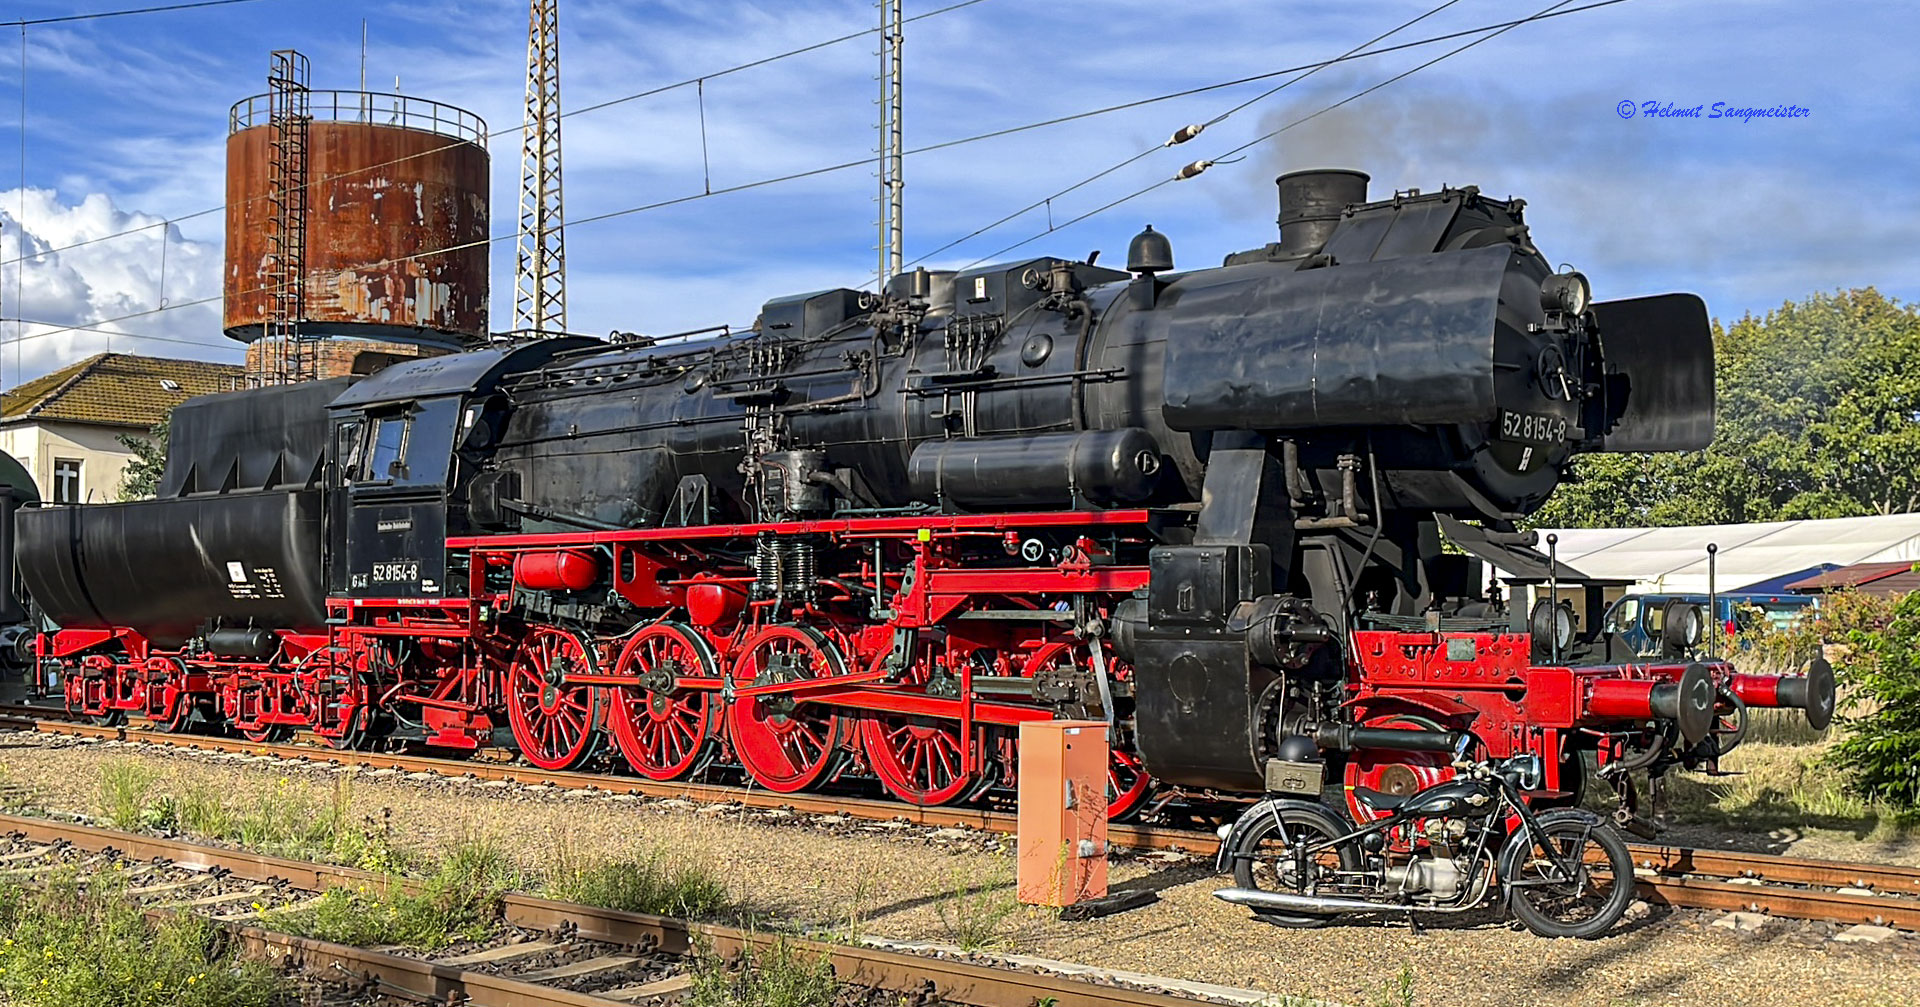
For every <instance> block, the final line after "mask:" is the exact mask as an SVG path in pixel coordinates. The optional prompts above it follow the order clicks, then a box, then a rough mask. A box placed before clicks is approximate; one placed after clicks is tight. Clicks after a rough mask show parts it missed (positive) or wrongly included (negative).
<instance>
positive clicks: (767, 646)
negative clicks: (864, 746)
mask: <svg viewBox="0 0 1920 1007" xmlns="http://www.w3.org/2000/svg"><path fill="white" fill-rule="evenodd" d="M846 673H847V662H846V658H845V657H844V656H842V655H841V653H840V650H839V648H837V647H835V646H834V645H833V643H832V641H830V640H828V639H827V638H826V637H825V636H824V635H822V634H821V633H820V632H819V631H817V630H813V629H808V628H805V627H801V626H769V627H767V628H766V629H763V630H761V631H760V632H759V633H757V634H755V635H754V636H753V637H752V638H751V639H749V640H748V641H747V645H746V646H745V647H744V648H742V649H741V652H740V656H739V658H738V659H736V660H735V661H734V665H733V673H732V678H733V686H734V688H736V689H745V688H749V687H752V686H760V685H775V684H778V683H781V682H797V681H800V680H802V679H809V678H829V677H834V676H839V675H844V674H846ZM727 725H728V733H729V734H730V735H731V736H732V738H733V751H734V754H735V755H736V756H737V757H739V759H740V764H741V765H742V766H745V767H746V770H747V773H748V774H749V775H751V776H752V777H753V778H754V780H755V781H757V782H758V783H759V784H760V785H761V786H763V787H765V788H767V789H768V790H771V791H774V792H776V793H782V794H791V793H793V792H795V791H799V790H805V789H806V788H808V787H811V786H813V785H814V784H816V783H819V782H820V781H822V780H824V779H827V778H828V777H829V776H831V775H832V773H833V772H834V770H836V769H838V768H839V765H840V761H841V760H840V756H841V753H842V752H843V751H844V749H845V748H846V745H847V742H848V741H849V740H850V739H851V737H852V734H853V720H852V718H850V717H843V716H841V715H840V714H838V713H836V712H834V711H833V710H832V709H829V708H826V707H822V706H819V705H817V704H813V703H806V702H802V701H799V700H796V699H794V698H793V697H792V696H790V695H784V694H780V693H773V694H771V695H762V696H752V697H747V698H743V699H738V700H735V701H734V703H733V705H732V707H731V709H729V710H728V712H727Z"/></svg>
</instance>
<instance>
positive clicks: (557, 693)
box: [506, 626, 601, 770]
mask: <svg viewBox="0 0 1920 1007" xmlns="http://www.w3.org/2000/svg"><path fill="white" fill-rule="evenodd" d="M593 671H594V668H593V655H592V652H591V651H590V650H588V648H587V645H586V641H584V640H582V639H581V638H580V637H579V636H578V635H577V634H574V633H572V632H569V631H567V630H564V629H561V628H559V627H557V626H535V627H533V628H532V629H531V630H529V631H528V633H527V638H526V639H525V640H523V641H521V644H520V647H519V649H518V650H516V651H515V652H514V655H513V660H512V662H511V663H510V664H508V666H507V687H506V701H507V721H508V723H510V724H511V725H512V726H513V740H514V743H515V744H517V745H519V746H520V754H521V755H522V756H523V757H525V758H526V760H527V761H528V762H530V763H532V764H533V765H534V766H536V767H538V768H540V769H546V770H561V769H574V768H576V767H578V766H579V765H580V764H581V763H584V762H586V761H587V760H588V759H590V758H592V757H593V755H594V753H595V752H596V751H597V750H598V749H599V740H600V734H599V726H600V705H601V692H600V690H599V689H597V688H595V687H593V686H590V685H570V684H568V683H566V682H564V681H563V680H562V679H563V677H564V676H566V675H569V674H592V673H593Z"/></svg>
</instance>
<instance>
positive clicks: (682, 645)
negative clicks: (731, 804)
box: [607, 622, 720, 780]
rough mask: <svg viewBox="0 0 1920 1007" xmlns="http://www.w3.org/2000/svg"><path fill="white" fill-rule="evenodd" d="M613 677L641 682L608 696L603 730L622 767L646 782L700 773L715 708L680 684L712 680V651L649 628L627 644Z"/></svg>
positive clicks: (707, 694) (703, 693) (682, 632)
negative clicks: (617, 749)
mask: <svg viewBox="0 0 1920 1007" xmlns="http://www.w3.org/2000/svg"><path fill="white" fill-rule="evenodd" d="M615 673H616V674H619V675H623V676H624V675H634V676H637V677H638V678H639V679H640V682H641V684H640V685H639V686H637V687H636V686H630V685H623V686H619V687H617V688H614V689H612V690H610V691H611V692H612V697H613V702H612V706H611V708H610V709H609V710H608V711H607V721H608V727H610V728H611V729H612V731H613V740H614V741H615V743H617V744H618V745H619V746H620V754H621V755H623V756H625V757H626V760H627V765H629V766H631V767H633V771H634V772H636V773H639V774H640V775H641V776H644V777H646V778H648V779H650V780H678V779H683V778H685V777H688V776H692V775H693V774H694V773H696V772H698V771H700V770H701V769H703V768H705V766H706V764H707V763H708V762H709V761H711V759H712V756H713V751H714V749H715V747H717V735H718V733H719V729H720V724H719V721H720V717H719V704H717V703H715V702H714V701H713V696H714V694H713V692H712V691H710V690H706V689H688V688H683V687H682V686H681V684H680V680H681V679H686V678H699V679H713V678H716V677H717V676H718V675H719V665H718V662H717V660H716V659H715V657H714V654H713V647H712V646H711V645H709V644H708V643H707V641H706V640H705V639H703V638H702V637H701V636H700V635H699V634H698V633H695V632H694V631H692V630H690V629H688V628H687V627H685V626H682V625H680V624H678V623H671V622H662V623H655V624H654V625H652V626H648V627H647V628H645V629H642V630H641V631H639V632H638V633H635V634H634V635H633V639H631V640H629V641H627V645H626V647H625V648H624V649H622V650H621V651H620V660H619V663H618V665H617V666H616V668H615Z"/></svg>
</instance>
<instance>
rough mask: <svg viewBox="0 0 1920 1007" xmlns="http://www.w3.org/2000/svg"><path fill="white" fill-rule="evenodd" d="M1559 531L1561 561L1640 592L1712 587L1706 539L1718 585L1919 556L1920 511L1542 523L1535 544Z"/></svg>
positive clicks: (1544, 547) (1544, 548)
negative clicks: (1753, 520)
mask: <svg viewBox="0 0 1920 1007" xmlns="http://www.w3.org/2000/svg"><path fill="white" fill-rule="evenodd" d="M1548 535H1555V536H1558V541H1557V542H1556V543H1555V550H1556V552H1557V554H1558V556H1559V558H1560V560H1561V561H1562V562H1564V563H1566V564H1567V565H1569V566H1572V567H1574V568H1575V569H1578V570H1579V571H1581V572H1582V573H1585V574H1586V575H1588V576H1590V577H1596V578H1602V579H1609V578H1618V579H1623V580H1632V581H1634V582H1635V584H1634V587H1635V589H1636V590H1639V591H1657V592H1666V593H1681V594H1693V593H1705V591H1706V590H1707V545H1708V544H1709V543H1711V544H1714V545H1717V546H1718V547H1719V550H1720V551H1719V554H1718V557H1717V560H1716V570H1715V581H1716V585H1717V587H1718V588H1719V590H1722V591H1731V590H1734V589H1737V588H1739V587H1742V586H1744V585H1747V584H1754V583H1758V582H1760V581H1763V580H1767V579H1768V578H1772V577H1779V576H1781V575H1783V574H1789V573H1794V572H1796V571H1799V570H1805V569H1807V568H1809V567H1815V566H1819V565H1820V564H1823V563H1832V564H1837V565H1840V566H1846V565H1848V564H1852V563H1869V562H1881V561H1894V560H1920V514H1886V515H1876V516H1872V517H1847V518H1830V519H1826V520H1820V521H1769V522H1765V523H1761V524H1730V525H1692V526H1687V527H1680V528H1542V529H1540V542H1539V544H1538V545H1536V546H1535V547H1534V548H1536V549H1538V550H1540V551H1541V552H1546V551H1547V536H1548Z"/></svg>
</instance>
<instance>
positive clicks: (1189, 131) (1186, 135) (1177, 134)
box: [1163, 122, 1207, 147]
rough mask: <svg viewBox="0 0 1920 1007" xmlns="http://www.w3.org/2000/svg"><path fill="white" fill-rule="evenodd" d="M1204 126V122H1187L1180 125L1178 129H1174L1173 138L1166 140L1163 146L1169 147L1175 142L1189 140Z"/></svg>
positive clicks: (1204, 127)
mask: <svg viewBox="0 0 1920 1007" xmlns="http://www.w3.org/2000/svg"><path fill="white" fill-rule="evenodd" d="M1206 128H1207V124H1206V123H1204V122H1195V123H1189V124H1188V125H1185V126H1182V127H1180V128H1179V129H1176V130H1174V131H1173V138H1172V139H1170V140H1168V141H1167V142H1166V143H1165V144H1164V145H1163V146H1167V147H1171V146H1173V145H1174V144H1177V143H1186V142H1187V141H1188V140H1191V139H1193V138H1194V137H1196V136H1199V135H1200V131H1201V130H1203V129H1206Z"/></svg>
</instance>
